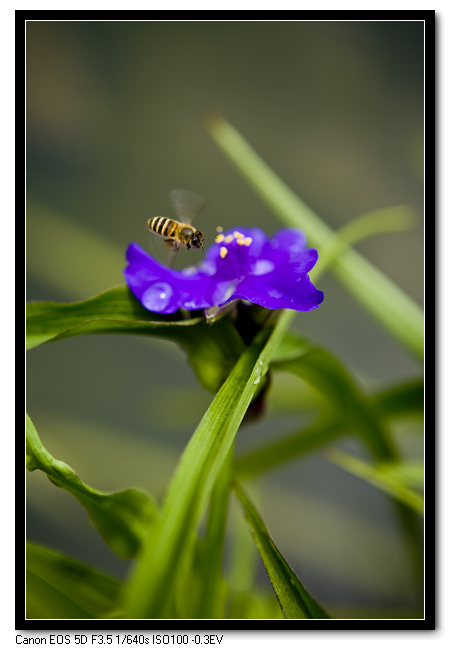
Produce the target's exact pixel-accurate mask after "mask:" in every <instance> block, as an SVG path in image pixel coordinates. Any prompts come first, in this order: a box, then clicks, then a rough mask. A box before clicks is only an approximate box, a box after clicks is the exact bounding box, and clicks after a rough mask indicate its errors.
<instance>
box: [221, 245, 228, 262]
mask: <svg viewBox="0 0 450 650" xmlns="http://www.w3.org/2000/svg"><path fill="white" fill-rule="evenodd" d="M227 253H228V250H227V249H226V248H225V246H221V247H220V257H221V258H222V259H223V258H224V257H225V255H226V254H227Z"/></svg>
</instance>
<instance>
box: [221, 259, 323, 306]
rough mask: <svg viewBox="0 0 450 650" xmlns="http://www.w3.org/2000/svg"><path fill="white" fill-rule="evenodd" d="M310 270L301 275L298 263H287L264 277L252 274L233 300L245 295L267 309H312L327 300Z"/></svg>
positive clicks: (243, 282) (243, 281)
mask: <svg viewBox="0 0 450 650" xmlns="http://www.w3.org/2000/svg"><path fill="white" fill-rule="evenodd" d="M323 297H324V296H323V292H322V291H319V290H318V289H316V288H315V286H314V285H313V283H312V282H311V280H310V279H309V276H308V275H306V273H303V274H298V273H297V271H296V267H295V264H293V263H291V264H286V265H283V266H282V267H279V268H278V269H276V270H275V271H274V272H273V273H268V274H267V275H264V276H251V275H250V276H248V277H246V278H245V279H244V280H242V282H241V283H240V284H239V286H238V287H237V289H236V291H235V293H234V294H233V296H232V297H231V299H233V300H234V299H236V298H242V299H245V300H249V301H250V302H254V303H256V304H257V305H261V306H262V307H266V308H267V309H296V310H297V311H310V310H311V309H315V308H316V307H318V306H319V305H320V303H321V302H322V301H323Z"/></svg>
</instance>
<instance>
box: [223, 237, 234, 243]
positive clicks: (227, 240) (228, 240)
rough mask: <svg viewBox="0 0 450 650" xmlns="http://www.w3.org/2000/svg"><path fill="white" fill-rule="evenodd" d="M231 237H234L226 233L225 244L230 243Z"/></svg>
mask: <svg viewBox="0 0 450 650" xmlns="http://www.w3.org/2000/svg"><path fill="white" fill-rule="evenodd" d="M233 239H234V237H233V235H227V236H226V237H225V241H226V243H227V244H231V242H232V241H233Z"/></svg>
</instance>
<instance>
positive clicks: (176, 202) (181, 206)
mask: <svg viewBox="0 0 450 650" xmlns="http://www.w3.org/2000/svg"><path fill="white" fill-rule="evenodd" d="M169 196H170V202H171V203H172V207H173V210H174V212H175V214H176V215H177V217H178V218H179V219H180V220H181V221H183V222H184V223H192V222H193V220H194V219H195V217H196V216H197V215H198V213H199V212H200V210H201V209H202V208H204V207H205V205H206V199H204V198H203V196H200V195H199V194H195V192H189V190H172V191H171V192H170V195H169Z"/></svg>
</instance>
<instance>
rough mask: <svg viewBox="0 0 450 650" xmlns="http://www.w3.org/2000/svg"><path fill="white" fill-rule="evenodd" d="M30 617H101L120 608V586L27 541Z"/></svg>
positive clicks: (28, 609) (104, 576)
mask: <svg viewBox="0 0 450 650" xmlns="http://www.w3.org/2000/svg"><path fill="white" fill-rule="evenodd" d="M26 579H27V618H32V619H33V618H44V619H45V618H48V619H55V618H58V619H59V618H71V619H72V618H73V619H79V618H101V617H103V616H108V615H109V614H110V613H111V612H113V611H117V610H118V609H119V608H120V607H121V588H122V585H121V583H120V582H119V581H118V580H116V579H114V578H111V577H109V576H107V575H106V574H103V573H101V572H100V571H97V570H95V569H92V568H90V567H88V566H87V565H85V564H82V563H80V562H77V561H75V560H72V559H70V558H68V557H65V556H64V555H61V554H60V553H56V552H55V551H51V550H49V549H46V548H43V547H41V546H37V545H36V544H31V543H30V542H27V549H26Z"/></svg>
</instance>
